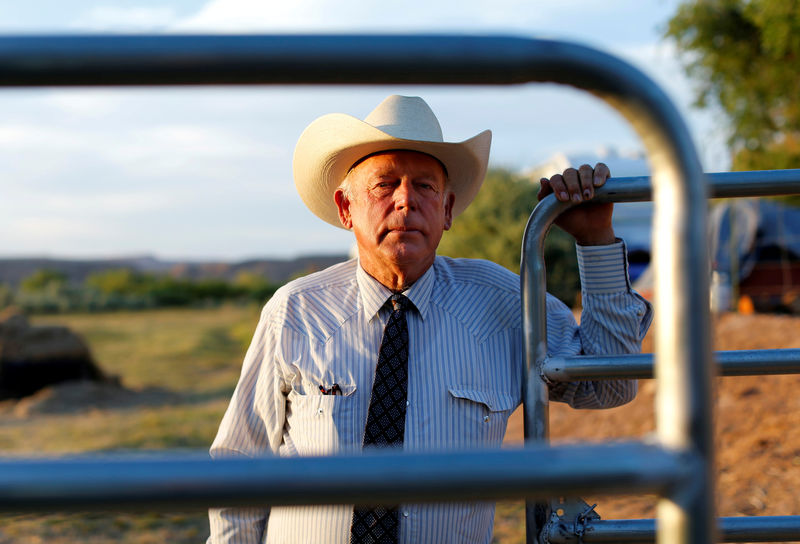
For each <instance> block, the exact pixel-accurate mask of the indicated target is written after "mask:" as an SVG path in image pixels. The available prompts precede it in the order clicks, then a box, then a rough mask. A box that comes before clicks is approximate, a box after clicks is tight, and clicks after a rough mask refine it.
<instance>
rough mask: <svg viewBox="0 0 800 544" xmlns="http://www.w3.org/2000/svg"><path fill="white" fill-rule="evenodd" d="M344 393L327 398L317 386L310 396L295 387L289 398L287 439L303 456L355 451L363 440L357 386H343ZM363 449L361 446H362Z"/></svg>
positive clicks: (306, 389)
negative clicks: (359, 422)
mask: <svg viewBox="0 0 800 544" xmlns="http://www.w3.org/2000/svg"><path fill="white" fill-rule="evenodd" d="M339 387H340V388H341V394H337V395H323V394H322V392H321V391H319V388H318V387H317V390H316V392H314V389H313V388H312V387H305V388H304V390H305V391H307V393H301V392H299V391H298V390H297V389H295V388H293V389H292V390H291V391H290V392H289V395H288V398H287V410H286V424H285V425H286V426H285V433H284V437H285V438H284V440H290V441H291V442H292V444H293V446H294V449H295V450H296V451H297V453H298V454H299V455H328V454H332V453H338V452H341V451H349V450H352V449H353V447H354V444H356V443H358V442H359V441H360V436H361V431H362V430H363V429H359V428H358V426H357V424H356V419H357V410H356V399H355V392H356V385H355V384H339ZM358 445H359V446H360V444H358Z"/></svg>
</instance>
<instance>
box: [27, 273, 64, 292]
mask: <svg viewBox="0 0 800 544" xmlns="http://www.w3.org/2000/svg"><path fill="white" fill-rule="evenodd" d="M66 286H67V276H66V274H64V273H63V272H59V271H58V270H49V269H46V268H42V269H40V270H37V271H35V272H34V273H33V274H31V275H30V276H28V277H27V278H25V279H24V280H22V282H21V283H20V289H21V290H22V291H23V292H25V293H41V292H45V291H48V292H57V291H61V290H63V289H64V288H65V287H66Z"/></svg>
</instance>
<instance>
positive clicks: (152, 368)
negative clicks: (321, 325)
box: [0, 306, 524, 544]
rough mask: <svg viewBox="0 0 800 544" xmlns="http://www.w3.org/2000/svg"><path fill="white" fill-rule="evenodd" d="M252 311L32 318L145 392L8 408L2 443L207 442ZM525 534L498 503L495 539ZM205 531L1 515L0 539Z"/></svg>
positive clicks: (164, 445)
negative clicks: (103, 403)
mask: <svg viewBox="0 0 800 544" xmlns="http://www.w3.org/2000/svg"><path fill="white" fill-rule="evenodd" d="M258 313H259V308H257V307H238V306H225V307H220V308H214V309H201V310H153V311H142V312H119V313H108V314H76V315H59V316H42V317H37V318H36V319H35V320H34V323H36V324H45V323H46V324H63V325H67V326H69V327H70V328H72V329H73V330H74V331H76V332H78V333H80V334H81V335H83V337H84V338H85V339H86V340H87V341H88V343H89V345H90V346H91V348H92V352H93V354H94V356H95V359H96V360H97V362H98V364H99V365H100V367H101V368H102V369H103V371H105V372H106V373H107V374H110V375H116V376H119V377H120V379H121V381H122V384H123V385H124V386H125V387H127V388H130V389H134V390H137V391H142V394H141V398H142V399H143V400H142V402H140V403H137V404H136V405H134V406H121V407H119V408H107V409H102V410H100V409H96V408H95V409H80V407H76V409H73V410H72V411H71V412H69V413H64V414H35V413H34V414H32V415H28V416H25V417H20V416H18V415H15V414H14V413H13V411H12V410H11V409H10V408H9V407H6V408H7V409H6V410H4V411H3V412H2V415H0V450H2V451H3V453H4V455H6V456H34V455H35V456H41V455H51V456H57V455H63V454H74V453H85V452H114V451H118V452H130V451H134V450H149V451H152V450H163V449H181V450H184V451H186V450H194V451H197V450H206V449H207V448H208V446H209V445H210V444H211V441H212V440H213V438H214V435H215V433H216V429H217V425H218V424H219V421H220V419H221V418H222V414H223V412H224V411H225V408H226V406H227V403H228V399H229V398H230V395H231V393H232V392H233V389H234V387H235V385H236V381H237V379H238V376H239V370H240V366H241V360H242V357H243V356H244V353H245V351H246V349H247V345H248V343H249V341H250V337H251V335H252V332H253V330H254V329H255V326H256V322H257V320H258ZM153 399H156V400H155V401H154V400H153ZM159 399H160V400H159ZM523 533H524V531H523V529H522V506H521V504H520V503H504V504H501V505H498V520H497V522H496V541H497V542H504V543H512V542H523V541H524V535H523ZM207 536H208V521H207V517H206V514H205V512H174V513H166V512H153V513H144V514H143V513H136V514H129V513H86V514H57V513H54V514H47V515H28V514H26V515H14V516H8V515H6V516H2V517H0V544H6V543H18V542H19V543H39V542H41V543H45V542H46V543H53V544H62V543H68V542H69V543H72V542H85V543H112V542H113V543H117V542H127V543H136V544H147V543H164V542H172V543H189V542H195V543H196V542H204V541H205V539H206V537H207Z"/></svg>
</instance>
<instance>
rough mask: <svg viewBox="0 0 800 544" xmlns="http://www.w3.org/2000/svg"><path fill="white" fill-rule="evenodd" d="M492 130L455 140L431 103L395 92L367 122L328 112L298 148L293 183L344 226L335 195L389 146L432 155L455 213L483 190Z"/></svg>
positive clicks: (320, 212)
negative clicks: (445, 133) (446, 135)
mask: <svg viewBox="0 0 800 544" xmlns="http://www.w3.org/2000/svg"><path fill="white" fill-rule="evenodd" d="M491 142H492V132H491V131H489V130H485V131H483V132H481V133H480V134H478V135H477V136H474V137H472V138H470V139H469V140H465V141H463V142H458V143H450V142H445V141H444V139H443V138H442V129H441V127H440V126H439V121H438V120H437V119H436V116H435V115H434V113H433V111H432V110H431V109H430V107H429V106H428V104H426V103H425V101H424V100H422V99H421V98H419V97H416V96H398V95H392V96H390V97H388V98H387V99H386V100H384V101H383V102H381V103H380V104H379V105H378V107H377V108H375V109H374V110H372V113H370V114H369V115H368V116H367V117H366V118H365V119H364V120H363V121H362V120H361V119H358V118H356V117H352V116H350V115H346V114H343V113H331V114H328V115H323V116H322V117H320V118H319V119H317V120H315V121H313V122H312V123H311V124H310V125H308V127H307V128H306V129H305V130H304V131H303V133H302V134H301V135H300V139H299V140H298V141H297V145H296V146H295V149H294V160H293V168H294V184H295V186H296V187H297V192H298V193H300V198H302V199H303V202H305V204H306V206H308V208H309V209H310V210H311V211H312V212H314V214H316V215H317V216H318V217H319V218H321V219H322V220H323V221H327V222H328V223H330V224H331V225H334V226H336V227H341V228H344V227H343V226H342V223H341V221H340V220H339V212H338V208H337V207H336V203H335V202H334V199H333V194H334V193H335V192H336V189H337V188H338V187H339V185H340V184H341V183H342V180H344V178H345V176H346V175H347V173H348V171H349V170H350V168H351V167H352V166H353V165H354V164H355V163H356V162H357V161H358V160H360V159H362V158H363V157H366V156H367V155H371V154H373V153H377V152H380V151H389V150H399V149H403V150H410V151H420V152H422V153H427V154H428V155H431V156H433V157H435V158H436V159H438V160H439V161H440V162H441V163H442V164H443V165H444V166H445V168H446V170H447V174H448V180H449V188H450V190H451V191H452V192H453V193H454V194H455V197H456V198H455V204H454V206H453V216H454V217H455V216H456V215H458V214H460V213H461V212H463V211H464V210H465V209H466V207H467V206H468V205H469V203H470V202H472V199H473V198H475V195H476V194H478V189H480V187H481V184H482V183H483V178H484V176H485V175H486V168H487V165H488V162H489V147H490V145H491Z"/></svg>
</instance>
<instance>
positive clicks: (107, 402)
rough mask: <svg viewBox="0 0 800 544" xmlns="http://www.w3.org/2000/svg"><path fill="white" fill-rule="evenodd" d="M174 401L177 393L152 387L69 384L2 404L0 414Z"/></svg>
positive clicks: (70, 411)
mask: <svg viewBox="0 0 800 544" xmlns="http://www.w3.org/2000/svg"><path fill="white" fill-rule="evenodd" d="M177 399H178V395H177V394H175V393H172V392H170V391H167V390H165V389H161V388H156V387H150V388H147V389H143V390H141V391H134V390H132V389H128V388H126V387H123V386H121V385H119V384H117V383H113V382H90V381H73V382H66V383H62V384H59V385H54V386H50V387H46V388H44V389H42V390H40V391H38V392H37V393H35V394H33V395H31V396H29V397H25V398H23V399H20V400H17V401H14V400H8V401H5V402H2V403H0V414H3V415H10V416H13V417H19V418H26V417H30V416H33V415H44V414H75V413H80V412H86V411H90V410H118V409H126V408H136V407H152V406H161V405H164V404H169V403H171V402H176V401H177Z"/></svg>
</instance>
